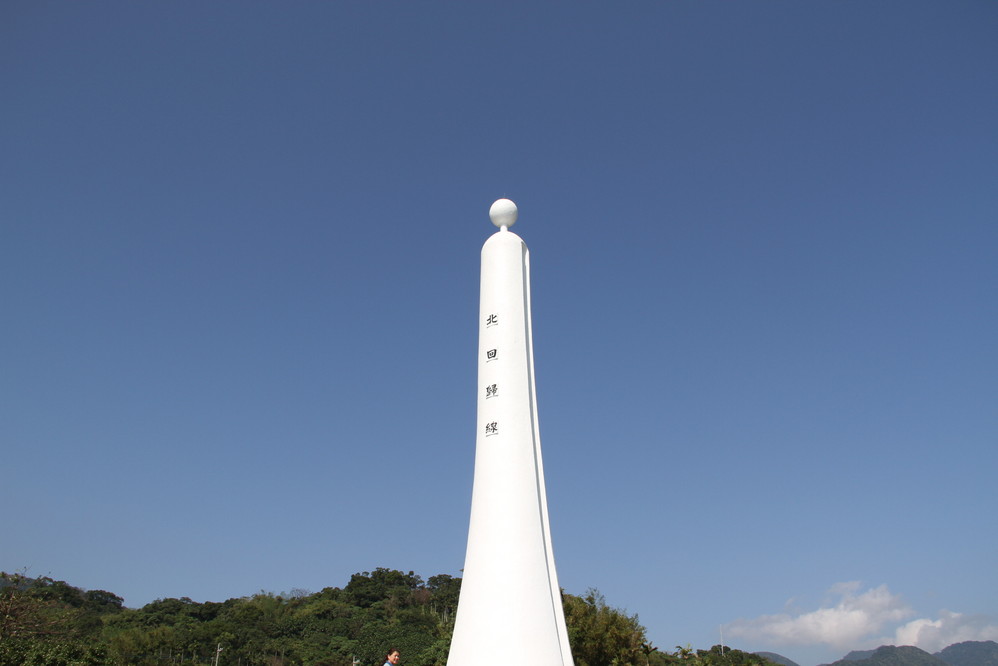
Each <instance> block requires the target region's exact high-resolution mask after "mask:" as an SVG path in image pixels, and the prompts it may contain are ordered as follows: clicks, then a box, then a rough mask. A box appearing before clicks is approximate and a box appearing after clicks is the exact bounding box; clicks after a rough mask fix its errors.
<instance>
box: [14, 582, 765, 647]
mask: <svg viewBox="0 0 998 666" xmlns="http://www.w3.org/2000/svg"><path fill="white" fill-rule="evenodd" d="M460 590H461V579H460V578H455V577H453V576H448V575H439V576H431V577H430V578H429V579H428V580H426V581H425V582H424V581H423V579H422V578H421V577H420V576H418V575H416V574H415V573H413V572H411V571H410V572H409V573H403V572H401V571H395V570H392V569H380V568H379V569H375V570H374V571H371V572H368V571H365V572H363V573H356V574H354V575H353V576H351V577H350V582H348V583H347V584H346V586H345V587H343V588H342V589H340V588H336V587H327V588H326V589H324V590H322V591H321V592H316V593H314V594H312V593H309V592H307V591H305V590H292V591H291V592H290V593H287V594H280V595H275V594H272V593H269V592H260V593H258V594H255V595H253V596H250V597H243V598H239V599H229V600H228V601H225V602H220V603H216V602H205V603H197V602H194V601H192V600H191V599H188V598H186V597H184V598H180V599H158V600H156V601H154V602H152V603H150V604H147V605H146V606H144V607H142V608H139V609H128V608H124V607H123V605H122V603H123V600H122V599H121V597H118V596H116V595H114V594H111V593H110V592H105V591H102V590H91V591H83V590H80V589H78V588H75V587H72V586H70V585H67V584H66V583H64V582H62V581H56V580H52V579H51V578H28V577H26V576H24V575H20V574H6V573H3V574H0V666H112V665H113V666H119V665H120V666H125V665H128V666H195V665H202V666H204V665H208V664H215V665H216V666H230V665H236V666H243V665H246V666H292V665H294V666H297V665H309V666H380V664H381V663H382V662H383V657H384V655H385V652H386V651H387V649H388V648H389V647H394V648H397V649H399V650H400V651H401V652H402V655H403V664H404V666H445V664H446V661H447V652H448V649H449V647H450V637H451V633H452V631H453V629H454V615H455V612H456V610H457V600H458V594H459V592H460ZM563 602H564V607H565V619H566V624H567V626H568V632H569V640H570V642H571V644H572V653H573V656H574V657H575V661H576V664H577V666H666V665H668V664H674V663H684V664H703V665H705V666H706V665H708V664H764V663H769V662H766V661H764V660H763V659H762V658H760V657H757V656H755V655H748V654H746V653H742V652H739V651H738V650H730V649H725V650H724V651H723V654H721V650H720V648H719V646H715V648H712V650H706V651H705V650H690V649H688V648H686V649H679V650H678V651H677V652H676V653H673V654H669V653H663V652H660V651H659V650H658V649H657V648H655V647H654V646H652V645H651V643H650V642H648V640H647V637H646V636H645V629H644V627H642V626H641V625H640V624H639V623H638V618H637V616H636V615H627V614H626V613H625V612H623V611H620V610H617V609H614V608H611V607H610V606H608V605H607V604H606V601H605V600H604V598H603V596H602V595H601V594H600V593H599V592H597V591H596V590H589V591H588V592H586V594H585V595H583V596H581V597H577V596H573V595H570V594H566V595H564V598H563Z"/></svg>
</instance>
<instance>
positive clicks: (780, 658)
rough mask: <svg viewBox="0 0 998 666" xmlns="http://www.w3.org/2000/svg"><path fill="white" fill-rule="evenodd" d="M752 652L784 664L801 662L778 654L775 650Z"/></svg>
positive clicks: (792, 665)
mask: <svg viewBox="0 0 998 666" xmlns="http://www.w3.org/2000/svg"><path fill="white" fill-rule="evenodd" d="M752 654H757V655H759V656H760V657H762V658H763V659H769V660H770V661H771V662H773V663H774V664H782V665H783V666H800V664H798V663H797V662H796V661H793V660H792V659H787V658H786V657H784V656H783V655H782V654H776V653H775V652H753V653H752Z"/></svg>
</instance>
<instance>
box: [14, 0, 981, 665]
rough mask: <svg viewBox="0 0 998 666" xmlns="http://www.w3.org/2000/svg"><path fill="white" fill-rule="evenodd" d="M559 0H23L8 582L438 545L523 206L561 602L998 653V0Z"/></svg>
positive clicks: (367, 566) (469, 445)
mask: <svg viewBox="0 0 998 666" xmlns="http://www.w3.org/2000/svg"><path fill="white" fill-rule="evenodd" d="M537 4H538V3H482V2H469V3H458V2H446V3H430V2H423V3H409V2H380V3H368V2H318V1H315V2H296V3H278V2H251V1H239V2H213V3H196V2H144V3H134V2H86V3H83V2H35V1H31V2H28V1H16V2H6V3H4V5H3V7H2V8H0V96H2V97H0V306H2V313H3V314H2V317H3V319H2V326H0V447H2V448H0V451H2V468H3V482H2V484H0V505H2V506H3V509H4V511H3V513H4V519H3V524H4V529H3V534H2V536H0V568H2V569H4V570H7V571H15V570H20V569H23V568H28V571H29V573H30V574H33V575H50V576H52V577H54V578H57V579H61V580H66V581H68V582H70V583H71V584H74V585H78V586H81V587H84V588H88V589H106V590H109V591H112V592H115V593H117V594H120V595H122V596H123V597H124V598H125V602H126V605H128V606H130V607H138V606H141V605H143V604H145V603H148V602H149V601H152V600H154V599H156V598H162V597H180V596H189V597H191V598H193V599H195V600H196V601H205V600H212V601H221V600H224V599H227V598H230V597H239V596H245V595H249V594H253V593H255V592H257V591H259V590H261V589H263V590H268V591H273V592H281V591H286V590H290V589H292V588H304V589H308V590H311V591H318V590H320V589H322V588H323V587H326V586H343V585H344V584H346V582H347V581H348V580H349V577H350V575H351V574H352V573H354V572H357V571H364V570H371V569H373V568H375V567H379V566H384V567H392V568H399V569H404V570H415V571H416V572H418V573H420V574H422V575H423V576H424V577H428V576H430V575H434V574H438V573H449V574H453V575H459V572H460V569H461V567H462V565H463V559H464V548H465V540H466V537H467V521H468V515H469V508H470V498H471V481H472V470H473V460H474V442H475V389H474V386H475V371H476V370H475V369H476V359H475V350H476V344H477V342H476V335H477V326H476V323H477V322H476V315H477V308H478V304H477V299H478V270H479V267H478V260H479V251H480V248H481V245H482V243H483V242H484V241H485V239H486V238H487V237H488V235H489V234H490V233H492V231H493V230H494V229H493V227H492V226H491V225H490V223H489V220H488V216H487V211H488V208H489V205H490V204H491V203H492V201H493V200H495V199H497V198H499V197H502V196H508V197H509V198H512V199H514V200H515V201H516V202H517V204H518V205H519V208H520V220H519V222H518V223H517V227H516V229H515V230H516V232H517V233H519V235H520V236H521V237H522V238H523V239H524V240H525V241H526V242H527V244H528V245H529V246H530V249H531V255H532V257H531V259H532V272H533V306H534V326H535V329H534V339H535V353H536V371H537V387H538V397H539V409H540V426H541V437H542V441H543V446H544V455H545V469H546V472H547V484H548V492H549V495H550V497H549V503H550V513H551V523H552V531H553V536H554V547H555V557H556V560H557V563H558V567H559V574H560V582H561V584H562V586H563V587H564V588H565V589H566V591H568V592H572V593H577V594H578V593H582V592H584V591H585V590H586V588H588V587H596V588H598V589H599V590H600V591H602V592H603V593H604V594H605V595H606V598H607V601H608V602H609V603H610V604H611V605H614V606H618V607H623V608H626V609H627V610H628V611H629V612H631V613H637V614H638V615H639V617H640V620H641V622H642V623H643V624H644V625H645V626H646V627H647V629H648V633H649V636H650V637H651V639H652V640H653V641H654V642H655V643H656V644H657V645H659V646H661V647H662V648H664V649H672V648H673V646H674V645H676V644H683V645H685V644H686V643H692V644H693V645H694V646H697V647H709V646H710V645H712V644H714V643H717V642H719V640H720V639H719V629H720V627H721V626H722V625H723V627H724V639H725V643H727V644H729V645H732V646H735V647H739V648H743V649H751V650H773V651H776V652H780V653H781V654H785V655H787V656H789V657H791V658H794V659H796V660H798V661H800V662H801V663H803V664H805V665H806V666H810V665H812V664H815V663H818V662H819V661H832V660H834V659H837V658H839V657H841V656H842V655H843V654H844V653H845V652H846V651H848V650H849V649H852V648H864V647H875V646H876V645H879V644H881V643H888V642H895V641H898V642H908V643H915V644H918V645H920V646H922V647H925V648H926V649H930V651H931V650H936V649H939V647H941V646H942V645H945V644H948V643H949V642H954V641H955V640H962V639H965V638H971V639H985V638H989V639H998V530H995V526H994V513H995V510H996V508H998V506H996V505H998V491H996V486H995V472H996V469H998V453H996V443H998V442H996V440H998V391H996V382H998V343H996V340H998V4H996V3H993V2H918V1H913V0H904V1H903V2H859V1H848V0H847V1H842V2H825V3H811V2H780V1H770V2H744V3H717V2H632V3H621V4H612V3H593V2H572V3H568V2H564V3H544V4H543V6H541V7H538V6H536V5H537ZM951 639H952V640H951Z"/></svg>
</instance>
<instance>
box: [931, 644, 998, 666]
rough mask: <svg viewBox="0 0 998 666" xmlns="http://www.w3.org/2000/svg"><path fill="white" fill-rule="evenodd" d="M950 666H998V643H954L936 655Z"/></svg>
mask: <svg viewBox="0 0 998 666" xmlns="http://www.w3.org/2000/svg"><path fill="white" fill-rule="evenodd" d="M935 656H936V657H938V658H939V659H942V660H943V661H945V662H946V663H947V664H949V665H950V666H998V643H995V642H994V641H964V642H963V643H954V644H953V645H950V646H949V647H947V648H943V649H942V650H941V651H940V652H937V653H936V654H935Z"/></svg>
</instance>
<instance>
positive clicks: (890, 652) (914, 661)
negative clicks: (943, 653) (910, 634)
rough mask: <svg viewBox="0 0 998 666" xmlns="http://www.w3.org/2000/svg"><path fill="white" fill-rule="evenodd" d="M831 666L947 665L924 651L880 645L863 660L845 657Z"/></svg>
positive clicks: (906, 646) (908, 647) (909, 647)
mask: <svg viewBox="0 0 998 666" xmlns="http://www.w3.org/2000/svg"><path fill="white" fill-rule="evenodd" d="M850 654H851V655H854V654H855V653H850ZM831 666H947V663H946V662H945V661H943V660H942V659H940V658H939V657H934V656H932V655H931V654H929V653H928V652H926V651H925V650H920V649H918V648H917V647H912V646H910V645H902V646H901V647H896V646H894V645H882V646H880V647H878V648H877V649H876V650H874V651H873V654H871V655H870V656H868V657H866V658H865V659H855V658H849V655H847V656H846V658H845V659H839V660H838V661H836V662H833V663H832V664H831Z"/></svg>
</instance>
